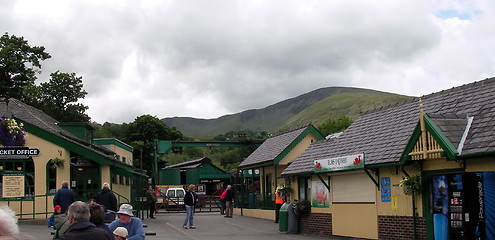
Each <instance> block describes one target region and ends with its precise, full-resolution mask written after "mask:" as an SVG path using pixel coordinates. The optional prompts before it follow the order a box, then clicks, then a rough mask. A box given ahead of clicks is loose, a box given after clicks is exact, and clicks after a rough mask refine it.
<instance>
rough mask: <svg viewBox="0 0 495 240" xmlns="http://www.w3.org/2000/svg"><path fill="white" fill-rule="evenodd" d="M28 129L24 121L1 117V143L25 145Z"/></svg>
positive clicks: (5, 144) (4, 144)
mask: <svg viewBox="0 0 495 240" xmlns="http://www.w3.org/2000/svg"><path fill="white" fill-rule="evenodd" d="M25 136H26V130H24V128H23V124H22V123H17V122H16V121H15V119H13V118H8V117H5V116H2V117H1V118H0V145H3V146H23V145H24V144H25V143H26V138H25Z"/></svg>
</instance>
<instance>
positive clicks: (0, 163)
mask: <svg viewBox="0 0 495 240" xmlns="http://www.w3.org/2000/svg"><path fill="white" fill-rule="evenodd" d="M8 175H21V176H24V195H25V197H28V196H33V195H34V162H33V159H31V158H30V159H28V160H0V197H2V196H3V176H8Z"/></svg>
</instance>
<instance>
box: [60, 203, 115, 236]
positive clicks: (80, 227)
mask: <svg viewBox="0 0 495 240" xmlns="http://www.w3.org/2000/svg"><path fill="white" fill-rule="evenodd" d="M67 216H68V217H69V222H70V227H69V229H67V231H66V232H65V234H63V235H61V236H60V239H62V240H64V239H76V240H78V239H81V240H93V239H94V240H97V239H98V240H99V239H108V240H112V239H114V237H113V235H111V234H110V233H108V232H107V231H105V230H103V229H101V228H97V227H96V226H95V225H94V224H93V223H91V222H90V221H89V218H90V211H89V206H88V204H86V203H84V202H81V201H77V202H74V203H72V204H71V205H70V206H69V208H68V209H67Z"/></svg>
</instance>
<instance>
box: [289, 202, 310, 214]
mask: <svg viewBox="0 0 495 240" xmlns="http://www.w3.org/2000/svg"><path fill="white" fill-rule="evenodd" d="M292 209H293V211H294V214H295V215H297V216H301V215H305V214H308V213H309V212H310V211H311V201H308V200H306V199H301V200H299V201H297V202H294V203H292Z"/></svg>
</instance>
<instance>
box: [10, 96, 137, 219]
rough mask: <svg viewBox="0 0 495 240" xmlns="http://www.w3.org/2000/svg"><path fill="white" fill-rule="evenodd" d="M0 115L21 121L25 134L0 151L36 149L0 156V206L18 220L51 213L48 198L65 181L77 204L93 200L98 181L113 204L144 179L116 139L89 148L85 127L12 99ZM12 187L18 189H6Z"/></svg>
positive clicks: (126, 198) (88, 130) (128, 196)
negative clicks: (109, 190)
mask: <svg viewBox="0 0 495 240" xmlns="http://www.w3.org/2000/svg"><path fill="white" fill-rule="evenodd" d="M0 115H2V116H5V117H8V118H13V119H15V120H16V121H17V122H18V123H22V124H23V126H24V129H25V130H26V133H27V134H26V137H25V138H26V142H25V144H24V146H20V147H8V146H0V151H2V150H8V149H28V150H36V154H35V155H23V156H21V157H19V156H15V155H13V154H3V155H1V156H0V186H1V187H0V191H1V192H0V204H5V205H9V206H10V207H11V208H12V209H13V210H14V211H16V213H17V214H19V215H21V218H45V217H46V214H45V213H46V212H48V213H51V212H53V204H52V202H53V201H52V200H53V196H54V194H55V192H56V190H57V189H58V188H60V187H61V182H62V181H68V182H69V187H70V188H71V189H72V190H74V192H75V193H76V195H77V200H81V201H87V200H89V199H92V198H94V197H95V196H96V193H97V192H98V191H100V190H101V186H102V183H104V182H109V183H111V187H112V190H113V191H114V192H115V193H116V194H117V195H118V199H119V201H120V202H129V201H130V199H132V193H131V186H132V185H133V183H134V182H138V179H141V178H145V177H146V176H145V175H143V174H141V173H139V172H138V171H135V170H136V169H135V168H134V167H133V166H132V147H131V148H129V146H128V145H127V144H124V143H122V142H121V141H119V140H116V139H114V140H112V141H113V142H112V143H110V142H108V144H107V142H105V144H102V145H97V144H94V143H93V142H92V132H93V130H94V129H93V128H92V127H91V126H90V125H89V124H85V123H60V122H58V121H56V120H55V119H53V118H51V117H50V116H48V115H46V114H45V113H43V112H42V111H40V110H38V109H36V108H33V107H31V106H29V105H26V104H24V103H22V102H21V101H19V100H17V99H13V98H11V99H8V100H7V101H5V102H0ZM102 141H103V140H97V141H96V142H100V143H103V142H102ZM4 152H5V151H4ZM5 153H9V152H5ZM116 156H125V157H123V158H120V159H119V158H117V157H116ZM123 160H125V161H123ZM14 176H17V177H14ZM14 181H18V182H14ZM140 181H141V180H139V182H140ZM12 184H14V185H17V186H18V187H17V188H9V187H8V186H11V185H12Z"/></svg>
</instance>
